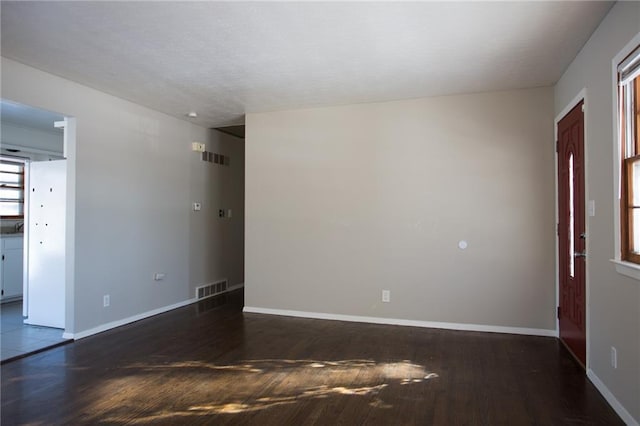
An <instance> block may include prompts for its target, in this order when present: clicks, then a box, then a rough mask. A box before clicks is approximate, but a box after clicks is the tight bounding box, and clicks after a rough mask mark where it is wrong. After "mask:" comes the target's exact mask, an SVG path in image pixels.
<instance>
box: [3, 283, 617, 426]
mask: <svg viewBox="0 0 640 426" xmlns="http://www.w3.org/2000/svg"><path fill="white" fill-rule="evenodd" d="M242 306H243V296H242V291H236V292H233V293H228V294H226V295H221V296H218V297H216V298H213V299H209V300H207V301H205V302H201V303H199V304H195V305H191V306H188V307H185V308H181V309H177V310H174V311H171V312H169V313H166V314H162V315H158V316H156V317H153V318H151V319H147V320H144V321H139V322H137V323H134V324H130V325H128V326H125V327H121V328H118V329H115V330H111V331H108V332H105V333H101V334H99V335H95V336H92V337H88V338H86V339H82V340H79V341H77V342H74V343H72V344H69V345H66V346H63V347H59V348H55V349H52V350H49V351H46V352H43V353H40V354H37V355H34V356H30V357H27V358H24V359H19V360H16V361H12V362H9V363H7V364H5V365H3V366H2V367H1V374H2V388H1V390H2V394H1V399H2V412H1V421H2V425H20V424H29V425H52V424H56V425H57V424H59V425H82V424H92V425H101V424H104V425H121V424H133V425H135V424H142V425H146V424H153V425H177V424H188V425H201V424H202V425H204V424H215V425H576V424H580V425H621V424H623V423H622V421H621V420H620V419H619V418H618V416H617V415H616V414H615V412H614V411H613V410H612V409H611V408H610V407H609V406H608V405H607V403H606V402H605V400H604V399H603V398H602V396H601V395H600V394H599V393H598V391H597V390H596V389H595V388H594V386H593V385H592V384H591V383H590V382H589V381H588V379H587V378H586V377H585V374H584V371H583V370H582V369H581V368H580V367H579V366H578V364H577V363H576V362H575V361H574V360H573V359H572V358H571V356H570V355H569V354H568V353H567V351H566V350H565V349H564V348H563V347H562V346H561V345H560V344H559V343H558V341H557V340H556V339H553V338H544V337H530V336H517V335H506V334H492V333H475V332H463V331H447V330H436V329H424V328H413V327H397V326H386V325H373V324H359V323H348V322H337V321H323V320H312V319H301V318H287V317H278V316H267V315H258V314H243V313H242Z"/></svg>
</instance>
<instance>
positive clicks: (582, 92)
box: [553, 87, 587, 140]
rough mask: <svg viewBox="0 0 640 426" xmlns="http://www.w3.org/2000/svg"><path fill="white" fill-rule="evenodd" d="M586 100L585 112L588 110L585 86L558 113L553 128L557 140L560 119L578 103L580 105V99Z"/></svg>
mask: <svg viewBox="0 0 640 426" xmlns="http://www.w3.org/2000/svg"><path fill="white" fill-rule="evenodd" d="M582 100H584V105H585V107H584V108H585V113H586V112H587V111H586V109H587V106H586V105H587V88H586V87H583V88H582V90H580V91H579V92H578V94H577V95H576V96H575V97H574V98H573V99H571V101H570V102H569V103H568V104H567V105H566V106H565V107H564V108H563V109H562V111H560V113H559V114H558V115H556V118H555V120H554V121H553V122H554V128H553V136H554V138H555V140H558V123H559V122H560V120H562V119H563V118H564V116H565V115H567V114H569V112H571V110H572V109H574V108H575V107H576V105H578V104H579V103H580V101H582Z"/></svg>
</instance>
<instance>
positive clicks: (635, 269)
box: [611, 259, 640, 281]
mask: <svg viewBox="0 0 640 426" xmlns="http://www.w3.org/2000/svg"><path fill="white" fill-rule="evenodd" d="M611 262H612V263H613V264H614V265H615V267H616V272H617V273H619V274H622V275H624V276H627V277H629V278H633V279H635V280H638V281H640V265H638V264H636V263H631V262H625V261H623V260H618V259H611Z"/></svg>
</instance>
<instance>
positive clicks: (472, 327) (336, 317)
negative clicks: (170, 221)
mask: <svg viewBox="0 0 640 426" xmlns="http://www.w3.org/2000/svg"><path fill="white" fill-rule="evenodd" d="M242 311H243V312H247V313H253V314H266V315H282V316H287V317H299V318H313V319H322V320H330V321H348V322H365V323H371V324H386V325H402V326H406V327H424V328H442V329H445V330H463V331H484V332H489V333H506V334H525V335H529V336H545V337H556V336H557V332H556V330H545V329H541V328H521V327H504V326H498V325H481V324H461V323H453V322H435V321H416V320H407V319H397V318H380V317H365V316H360V315H341V314H328V313H323V312H307V311H290V310H285V309H270V308H258V307H254V306H245V307H244V308H243V309H242Z"/></svg>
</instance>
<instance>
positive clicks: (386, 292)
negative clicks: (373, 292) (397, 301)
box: [382, 290, 391, 303]
mask: <svg viewBox="0 0 640 426" xmlns="http://www.w3.org/2000/svg"><path fill="white" fill-rule="evenodd" d="M382 301H383V302H385V303H389V302H391V291H389V290H382Z"/></svg>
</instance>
